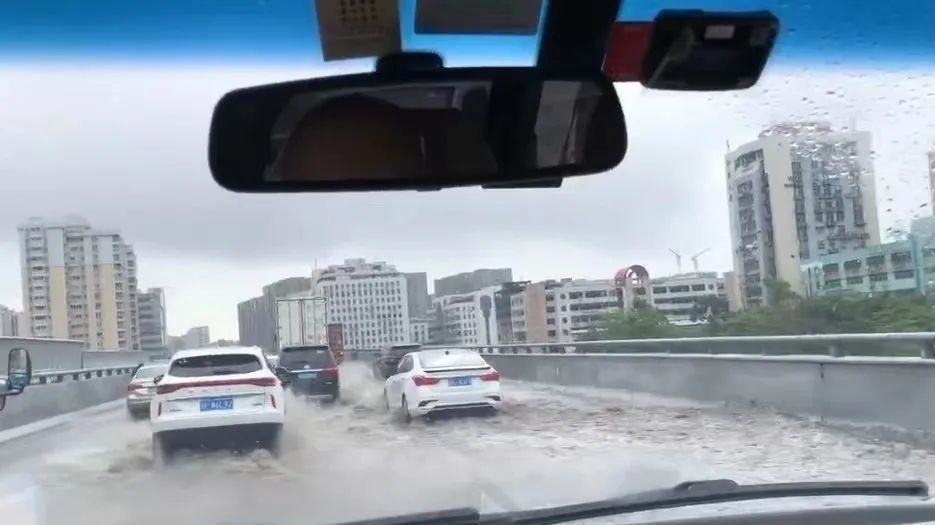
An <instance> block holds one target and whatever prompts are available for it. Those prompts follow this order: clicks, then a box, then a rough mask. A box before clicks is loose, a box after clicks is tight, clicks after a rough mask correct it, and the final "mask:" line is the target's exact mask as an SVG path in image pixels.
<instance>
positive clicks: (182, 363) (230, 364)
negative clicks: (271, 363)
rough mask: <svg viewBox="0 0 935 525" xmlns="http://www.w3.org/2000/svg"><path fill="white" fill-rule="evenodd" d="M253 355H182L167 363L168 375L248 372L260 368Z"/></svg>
mask: <svg viewBox="0 0 935 525" xmlns="http://www.w3.org/2000/svg"><path fill="white" fill-rule="evenodd" d="M262 368H263V366H262V365H261V364H260V360H259V359H257V357H256V356H255V355H250V354H224V355H200V356H192V357H182V358H179V359H176V360H174V361H172V364H171V365H169V375H170V376H175V377H200V376H224V375H232V374H248V373H250V372H256V371H257V370H262Z"/></svg>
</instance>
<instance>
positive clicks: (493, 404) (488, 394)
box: [383, 348, 501, 421]
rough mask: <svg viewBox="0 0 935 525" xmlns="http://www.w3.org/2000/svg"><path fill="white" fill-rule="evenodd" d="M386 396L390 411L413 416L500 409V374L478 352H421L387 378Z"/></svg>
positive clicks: (404, 415)
mask: <svg viewBox="0 0 935 525" xmlns="http://www.w3.org/2000/svg"><path fill="white" fill-rule="evenodd" d="M383 396H384V399H385V402H386V408H387V409H388V410H390V409H393V408H396V407H399V411H400V414H401V415H402V417H403V418H404V419H405V420H406V421H408V420H409V419H411V418H412V417H413V416H429V415H431V414H435V413H440V412H449V411H456V410H465V409H478V408H483V409H488V410H496V409H498V408H499V407H500V402H501V398H500V374H499V373H498V372H497V371H496V370H494V368H493V367H492V366H490V364H488V363H487V361H485V360H484V358H483V357H481V356H480V354H478V353H477V352H474V351H471V350H463V349H454V348H453V349H439V350H422V351H419V352H412V353H409V354H406V355H405V356H404V357H403V358H402V360H400V362H399V366H398V368H397V369H396V373H395V374H393V375H392V376H390V377H389V378H387V380H386V383H384V386H383Z"/></svg>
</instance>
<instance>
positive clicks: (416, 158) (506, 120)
mask: <svg viewBox="0 0 935 525" xmlns="http://www.w3.org/2000/svg"><path fill="white" fill-rule="evenodd" d="M430 56H431V55H430ZM423 58H424V57H423ZM421 64H422V66H423V67H424V65H425V64H424V62H423V63H421ZM396 65H397V66H398V64H396ZM435 65H436V67H434V68H433V67H429V68H427V69H419V68H417V69H416V70H415V71H406V72H400V71H399V69H398V67H397V68H395V69H394V68H393V67H386V66H381V65H380V64H378V67H377V72H375V73H368V74H357V75H347V76H339V77H330V78H320V79H313V80H302V81H296V82H287V83H282V84H272V85H266V86H258V87H251V88H245V89H239V90H236V91H232V92H230V93H228V94H227V95H225V96H224V97H223V98H222V99H221V100H220V101H219V102H218V104H217V106H216V107H215V110H214V117H213V119H212V122H211V136H210V143H209V153H208V156H209V164H210V166H211V172H212V174H213V176H214V178H215V180H216V181H217V182H218V183H219V184H220V185H221V186H223V187H225V188H227V189H230V190H233V191H244V192H288V191H313V192H314V191H362V190H406V189H421V190H432V189H440V188H445V187H453V186H473V185H483V186H485V187H527V186H558V185H560V184H561V180H562V178H563V177H567V176H574V175H587V174H592V173H598V172H602V171H607V170H609V169H611V168H613V167H615V166H616V165H617V164H619V163H620V161H621V160H622V159H623V156H624V153H625V151H626V143H627V139H626V129H625V125H624V119H623V111H622V110H621V108H620V102H619V100H618V98H617V93H616V91H615V90H614V87H613V84H612V83H611V82H610V81H609V80H608V79H607V78H606V77H604V76H603V75H601V74H600V73H599V72H596V73H594V74H590V73H586V74H584V73H565V72H562V73H549V72H544V71H540V70H537V69H535V68H460V69H445V68H442V67H441V66H440V59H439V63H438V64H435Z"/></svg>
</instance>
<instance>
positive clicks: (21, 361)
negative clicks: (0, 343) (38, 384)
mask: <svg viewBox="0 0 935 525" xmlns="http://www.w3.org/2000/svg"><path fill="white" fill-rule="evenodd" d="M30 381H32V359H31V358H30V357H29V351H28V350H26V349H25V348H13V349H12V350H10V353H9V354H8V355H7V371H6V378H5V379H4V381H3V385H2V388H0V410H3V408H4V407H6V396H16V395H19V394H22V393H23V390H25V389H26V387H27V386H29V383H30Z"/></svg>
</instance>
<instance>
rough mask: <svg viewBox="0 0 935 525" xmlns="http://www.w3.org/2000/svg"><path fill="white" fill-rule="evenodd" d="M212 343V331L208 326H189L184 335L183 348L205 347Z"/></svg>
mask: <svg viewBox="0 0 935 525" xmlns="http://www.w3.org/2000/svg"><path fill="white" fill-rule="evenodd" d="M210 344H211V331H210V330H209V329H208V327H207V326H195V327H193V328H189V329H188V331H187V332H185V334H184V335H182V348H205V347H207V346H208V345H210Z"/></svg>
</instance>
